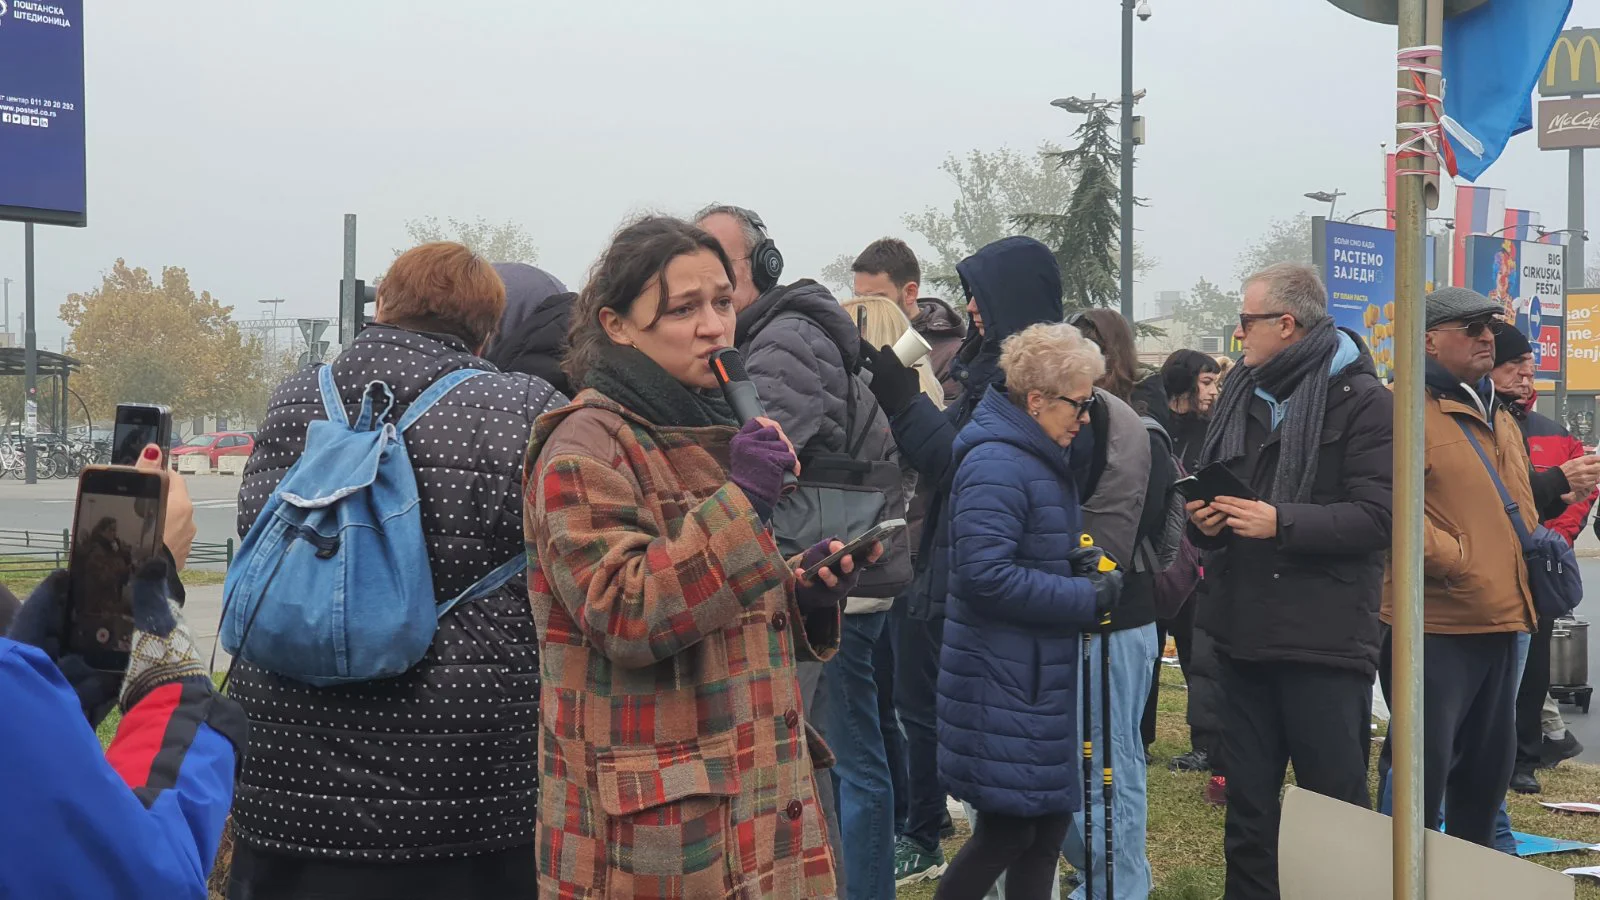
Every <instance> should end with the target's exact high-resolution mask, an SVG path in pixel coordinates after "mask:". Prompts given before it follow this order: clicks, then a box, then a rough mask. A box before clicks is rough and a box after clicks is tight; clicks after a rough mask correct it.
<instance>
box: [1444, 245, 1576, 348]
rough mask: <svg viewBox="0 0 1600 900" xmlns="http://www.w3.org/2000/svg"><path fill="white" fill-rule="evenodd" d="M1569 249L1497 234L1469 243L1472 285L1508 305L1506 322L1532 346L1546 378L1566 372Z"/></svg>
mask: <svg viewBox="0 0 1600 900" xmlns="http://www.w3.org/2000/svg"><path fill="white" fill-rule="evenodd" d="M1566 249H1567V248H1565V247H1563V246H1561V245H1559V244H1541V243H1538V242H1537V241H1517V240H1505V239H1502V238H1498V237H1474V238H1472V239H1471V240H1470V241H1469V242H1468V245H1467V253H1468V257H1469V262H1468V272H1469V274H1470V278H1471V282H1472V284H1471V286H1472V289H1473V290H1475V291H1477V292H1478V293H1480V294H1482V295H1484V296H1485V297H1488V298H1489V299H1490V300H1494V301H1496V302H1498V303H1500V304H1501V305H1502V306H1503V307H1504V308H1505V316H1506V321H1508V322H1512V323H1514V324H1515V325H1516V326H1517V330H1519V331H1521V332H1522V333H1523V334H1525V335H1527V337H1528V343H1530V344H1532V345H1533V359H1534V365H1535V367H1536V368H1537V371H1538V373H1539V374H1540V375H1544V376H1555V375H1558V374H1560V372H1561V332H1562V329H1563V328H1564V327H1565V324H1566V315H1567V307H1566V287H1565V277H1566V276H1565V267H1564V264H1565V262H1566Z"/></svg>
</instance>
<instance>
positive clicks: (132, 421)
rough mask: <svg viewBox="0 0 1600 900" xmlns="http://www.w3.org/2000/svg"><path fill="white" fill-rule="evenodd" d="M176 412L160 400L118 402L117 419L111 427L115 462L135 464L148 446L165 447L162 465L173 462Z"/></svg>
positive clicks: (121, 464) (112, 451) (122, 464)
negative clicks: (171, 452)
mask: <svg viewBox="0 0 1600 900" xmlns="http://www.w3.org/2000/svg"><path fill="white" fill-rule="evenodd" d="M171 443H172V411H171V410H169V409H167V408H166V407H165V406H162V405H160V404H157V403H118V404H117V422H116V425H114V426H113V427H112V430H111V464H112V465H113V466H131V465H133V464H135V463H137V462H138V461H139V454H141V453H143V452H144V448H145V447H147V446H149V445H151V444H155V445H156V446H158V447H160V448H161V465H162V466H166V465H168V464H169V460H168V451H170V450H171V449H172V448H171V447H170V444H171Z"/></svg>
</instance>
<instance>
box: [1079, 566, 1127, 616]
mask: <svg viewBox="0 0 1600 900" xmlns="http://www.w3.org/2000/svg"><path fill="white" fill-rule="evenodd" d="M1083 577H1084V578H1087V579H1089V583H1090V584H1092V585H1094V611H1095V615H1096V616H1098V617H1099V618H1100V620H1101V621H1102V622H1103V621H1105V620H1106V618H1107V617H1108V616H1110V615H1111V611H1112V610H1113V609H1116V608H1117V601H1119V600H1121V599H1122V570H1121V569H1112V570H1111V571H1109V572H1096V573H1094V574H1093V575H1085V576H1083Z"/></svg>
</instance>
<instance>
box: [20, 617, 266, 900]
mask: <svg viewBox="0 0 1600 900" xmlns="http://www.w3.org/2000/svg"><path fill="white" fill-rule="evenodd" d="M0 696H4V697H5V698H6V711H5V717H4V721H5V723H6V724H5V725H0V795H3V796H4V797H5V798H6V799H5V807H6V811H5V815H4V816H0V897H52V898H62V900H76V898H83V900H90V898H96V900H98V898H103V897H125V898H128V900H182V898H193V900H205V897H206V879H207V876H208V875H209V874H210V872H211V866H212V862H213V860H214V859H215V858H216V853H217V845H218V843H219V842H220V841H221V838H222V828H223V823H224V821H225V820H226V819H227V816H228V807H229V805H230V803H231V802H232V799H233V778H234V772H235V768H236V766H237V762H238V753H239V749H240V748H242V747H243V745H244V740H245V728H246V723H245V718H244V713H243V712H242V711H241V710H240V709H239V708H238V706H237V705H236V704H235V703H234V702H233V701H232V700H229V699H227V698H225V697H222V696H221V695H220V694H217V693H216V692H215V691H213V690H212V689H211V686H210V685H209V684H201V685H199V686H195V685H185V684H178V683H174V684H168V685H164V686H162V687H160V688H158V689H157V690H155V691H153V692H151V693H150V694H149V695H148V696H146V697H145V698H144V699H143V700H141V701H139V703H138V704H136V705H135V706H134V707H133V709H131V710H129V711H128V714H127V715H126V716H124V717H123V719H122V722H121V724H120V725H119V727H118V728H117V737H116V740H115V742H113V743H112V745H111V749H110V750H109V751H106V752H105V753H104V754H102V753H101V750H100V743H99V741H97V740H96V739H95V734H94V730H93V729H91V728H90V727H89V725H88V723H87V722H86V721H85V720H84V717H83V712H82V711H81V710H80V708H79V705H78V698H77V696H76V695H75V694H73V692H72V688H71V687H70V686H68V684H67V681H66V679H65V678H64V677H62V675H61V672H60V670H58V669H57V668H56V666H55V664H54V663H52V662H51V661H50V660H49V659H48V658H46V657H45V655H44V654H43V653H40V652H39V651H37V650H35V649H33V648H31V647H25V646H23V645H21V644H17V643H15V642H12V641H7V640H4V639H0ZM7 726H9V727H7Z"/></svg>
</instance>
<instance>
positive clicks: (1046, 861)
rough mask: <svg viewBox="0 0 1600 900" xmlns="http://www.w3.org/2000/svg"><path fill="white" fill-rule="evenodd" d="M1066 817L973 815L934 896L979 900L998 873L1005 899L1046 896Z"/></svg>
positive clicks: (1027, 899) (1044, 898) (1054, 876)
mask: <svg viewBox="0 0 1600 900" xmlns="http://www.w3.org/2000/svg"><path fill="white" fill-rule="evenodd" d="M1071 823H1072V816H1071V815H1061V816H1039V817H1037V818H1028V819H1024V818H1018V817H1016V816H1002V815H998V814H995V813H986V812H979V813H978V821H977V824H975V825H974V826H973V828H972V839H971V840H969V841H967V842H966V843H965V844H964V845H962V847H961V851H960V852H959V853H957V854H956V858H955V859H954V860H952V861H951V862H950V868H949V869H948V870H947V871H946V872H945V873H944V877H943V878H941V879H939V890H938V891H937V892H935V893H934V895H933V897H934V900H981V898H982V897H983V895H984V894H986V893H988V891H989V888H990V887H992V886H993V885H994V883H995V879H997V878H999V877H1000V873H1002V872H1004V873H1005V876H1006V900H1047V898H1048V897H1049V896H1050V885H1051V884H1053V883H1055V881H1056V880H1057V874H1056V873H1057V871H1058V870H1057V869H1056V860H1057V859H1058V858H1059V857H1060V855H1061V841H1062V839H1063V838H1065V837H1066V835H1067V827H1068V826H1069V825H1070V824H1071Z"/></svg>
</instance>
